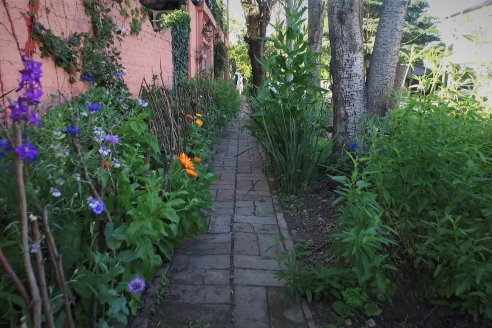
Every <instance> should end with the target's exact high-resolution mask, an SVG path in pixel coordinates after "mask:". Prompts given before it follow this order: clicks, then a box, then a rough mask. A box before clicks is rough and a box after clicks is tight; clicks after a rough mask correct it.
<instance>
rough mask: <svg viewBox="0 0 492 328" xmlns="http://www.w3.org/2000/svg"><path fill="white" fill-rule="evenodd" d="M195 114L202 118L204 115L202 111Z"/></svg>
mask: <svg viewBox="0 0 492 328" xmlns="http://www.w3.org/2000/svg"><path fill="white" fill-rule="evenodd" d="M195 115H196V116H197V117H200V118H202V117H203V115H202V114H200V113H196V114H195Z"/></svg>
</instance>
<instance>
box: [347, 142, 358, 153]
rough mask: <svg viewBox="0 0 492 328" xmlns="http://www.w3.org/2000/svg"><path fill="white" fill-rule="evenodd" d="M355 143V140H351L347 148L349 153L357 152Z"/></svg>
mask: <svg viewBox="0 0 492 328" xmlns="http://www.w3.org/2000/svg"><path fill="white" fill-rule="evenodd" d="M357 147H358V145H357V141H356V140H352V141H351V142H350V144H349V146H348V148H349V150H350V151H356V150H357Z"/></svg>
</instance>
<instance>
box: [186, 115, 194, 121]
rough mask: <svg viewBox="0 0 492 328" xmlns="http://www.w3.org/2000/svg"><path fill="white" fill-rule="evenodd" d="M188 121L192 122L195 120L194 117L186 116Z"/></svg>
mask: <svg viewBox="0 0 492 328" xmlns="http://www.w3.org/2000/svg"><path fill="white" fill-rule="evenodd" d="M186 119H187V120H188V121H190V122H191V121H193V120H194V118H193V116H192V115H190V114H188V115H186Z"/></svg>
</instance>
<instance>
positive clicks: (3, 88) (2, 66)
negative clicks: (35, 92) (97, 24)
mask: <svg viewBox="0 0 492 328" xmlns="http://www.w3.org/2000/svg"><path fill="white" fill-rule="evenodd" d="M101 1H105V0H101ZM105 2H106V3H107V4H108V5H113V6H114V2H113V1H108V0H106V1H105ZM38 3H39V5H38V7H37V8H33V12H35V13H36V14H37V20H38V21H39V22H40V23H42V24H43V25H44V26H45V27H47V28H50V29H52V30H53V33H54V34H55V35H57V36H65V37H69V36H70V35H71V34H73V33H74V32H87V31H89V30H90V28H91V27H90V23H89V17H88V16H87V15H86V14H85V12H84V7H83V4H82V0H69V1H67V0H43V1H38ZM135 3H136V5H137V4H138V1H135ZM28 7H29V0H2V1H1V2H0V22H1V26H0V95H3V94H5V93H6V92H9V91H10V90H12V89H14V88H16V86H17V84H18V81H19V70H20V69H21V68H22V63H21V60H20V55H21V54H25V53H27V52H29V47H30V43H29V42H28V41H29V40H30V35H29V30H30V29H29V28H28V24H29V19H26V18H27V16H26V12H27V11H28ZM113 17H114V19H115V22H116V23H117V25H118V26H120V27H124V28H125V29H126V30H127V31H128V35H126V36H124V37H123V40H122V42H121V43H120V42H118V41H116V44H117V46H118V47H119V48H120V50H121V64H122V66H123V67H124V68H125V69H126V72H127V73H126V75H125V76H124V79H125V82H126V83H127V85H128V87H129V88H130V91H131V92H132V93H133V94H134V95H135V96H138V92H139V89H140V85H141V83H142V80H143V79H144V78H145V79H147V81H149V82H150V81H151V79H152V75H153V74H157V75H159V76H162V78H163V80H164V84H165V85H166V86H168V87H171V86H172V75H173V67H172V46H171V33H170V31H169V30H167V29H166V30H162V31H160V32H154V31H153V29H152V25H151V24H150V21H149V20H147V19H146V20H145V21H144V22H143V24H142V31H141V32H140V34H139V35H138V36H132V35H130V34H129V31H130V26H129V22H130V20H131V18H126V19H124V18H123V17H121V15H120V14H119V13H118V8H117V7H116V8H114V9H113ZM33 58H35V59H36V60H40V57H39V50H38V47H36V48H34V55H33ZM42 62H43V78H42V80H41V81H42V85H43V90H44V92H45V96H44V98H43V101H44V102H46V101H47V100H48V99H49V95H50V94H58V95H63V96H64V97H66V98H70V97H72V96H75V95H77V94H79V93H80V92H81V91H83V90H84V89H85V88H86V87H85V85H84V84H83V83H82V82H76V83H73V84H71V83H70V82H69V81H68V78H69V75H68V74H66V73H65V71H64V70H63V69H62V68H60V67H56V66H55V65H54V62H53V61H52V60H51V59H50V58H44V59H42ZM161 71H162V74H161ZM77 80H79V77H78V76H77ZM159 81H160V80H159ZM9 96H12V98H13V97H15V94H13V93H12V94H10V95H9ZM62 98H63V97H60V99H62ZM6 99H7V97H4V98H2V100H1V101H2V105H4V106H5V105H6Z"/></svg>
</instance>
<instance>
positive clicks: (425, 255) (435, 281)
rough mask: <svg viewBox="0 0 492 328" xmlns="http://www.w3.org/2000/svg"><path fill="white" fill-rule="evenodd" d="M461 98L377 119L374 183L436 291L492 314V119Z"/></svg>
mask: <svg viewBox="0 0 492 328" xmlns="http://www.w3.org/2000/svg"><path fill="white" fill-rule="evenodd" d="M455 101H456V100H453V101H452V103H451V104H450V103H449V102H447V101H446V100H443V99H437V98H432V97H422V98H419V97H415V98H412V99H409V100H408V101H407V102H406V105H405V107H404V108H402V109H399V110H394V111H392V112H390V114H389V115H388V116H387V117H386V118H385V119H381V120H378V121H376V122H373V124H372V125H370V128H369V136H368V140H369V141H368V142H370V144H371V147H370V148H369V150H368V154H367V155H368V157H369V160H368V161H367V163H366V164H367V166H366V171H367V172H371V174H368V175H367V181H368V182H369V183H370V184H371V185H372V187H371V190H372V192H374V193H376V194H377V195H378V196H377V197H378V199H379V200H380V202H381V205H382V206H383V208H384V211H385V217H386V218H387V220H386V222H387V224H388V225H389V226H391V227H392V229H394V230H396V231H397V232H398V236H399V240H398V243H399V245H400V247H399V248H398V249H395V253H394V254H392V256H398V257H400V258H407V259H408V261H409V262H410V263H412V264H414V265H417V267H420V268H422V269H423V270H422V271H421V277H422V278H423V280H422V281H426V282H427V283H426V286H427V287H428V294H429V295H428V296H429V297H430V298H431V299H439V300H440V301H441V302H443V303H446V304H448V305H450V306H452V307H453V308H457V309H460V310H461V311H463V312H467V313H470V314H472V315H473V316H474V317H478V316H479V315H483V316H486V317H490V316H491V314H492V312H491V311H492V308H491V306H490V304H492V303H491V302H490V298H489V296H488V295H489V294H488V293H487V292H486V291H487V290H488V288H489V287H488V286H490V284H491V282H490V279H489V278H490V277H492V274H491V272H492V271H491V269H492V267H491V265H490V254H491V253H490V250H491V249H492V239H491V238H490V222H489V221H490V220H489V219H490V214H491V213H492V211H491V205H490V204H492V203H491V199H492V189H491V184H490V177H491V172H492V171H491V167H492V166H491V159H492V135H491V131H492V129H491V117H490V114H489V113H487V112H483V111H481V110H480V107H479V103H478V102H477V101H476V100H474V99H464V100H462V101H459V104H460V106H454V103H455ZM390 172H391V173H390ZM484 291H485V293H484Z"/></svg>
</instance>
